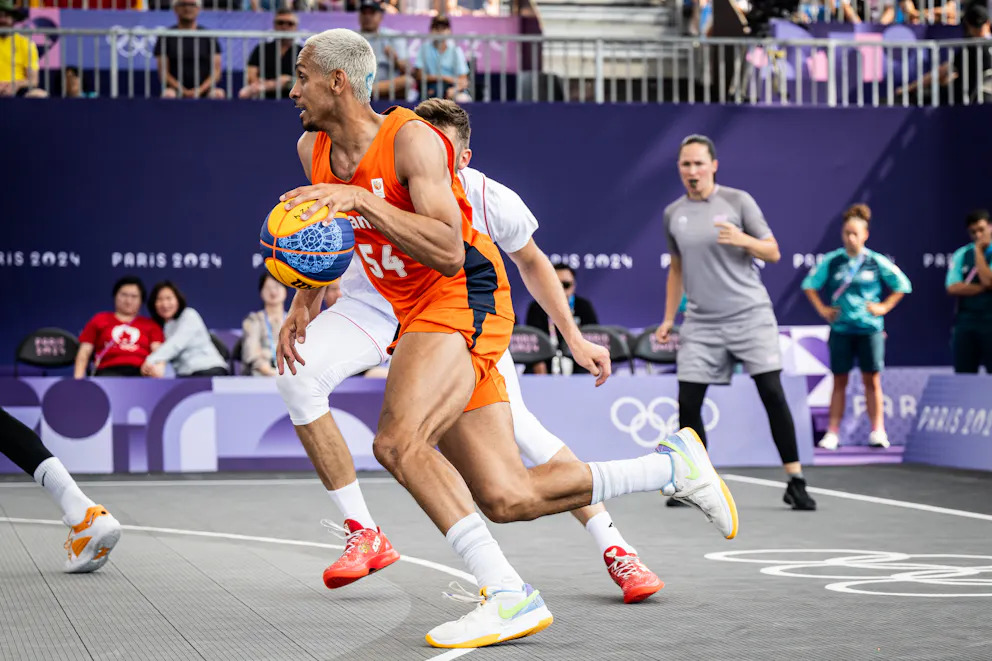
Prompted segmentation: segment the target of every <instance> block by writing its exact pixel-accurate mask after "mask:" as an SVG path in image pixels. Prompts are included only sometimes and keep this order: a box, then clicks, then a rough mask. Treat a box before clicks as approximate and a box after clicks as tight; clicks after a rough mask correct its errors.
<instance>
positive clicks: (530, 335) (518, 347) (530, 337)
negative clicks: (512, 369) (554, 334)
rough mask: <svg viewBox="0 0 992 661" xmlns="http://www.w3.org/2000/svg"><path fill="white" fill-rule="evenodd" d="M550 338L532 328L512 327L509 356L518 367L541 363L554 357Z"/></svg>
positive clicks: (541, 331) (539, 330)
mask: <svg viewBox="0 0 992 661" xmlns="http://www.w3.org/2000/svg"><path fill="white" fill-rule="evenodd" d="M555 354H556V352H555V348H554V345H552V344H551V336H550V335H548V334H547V333H546V332H544V331H543V330H541V329H540V328H534V327H533V326H514V327H513V335H512V336H511V337H510V356H512V357H513V362H514V363H517V364H519V365H534V364H536V363H543V362H544V361H547V360H551V359H552V358H554V357H555Z"/></svg>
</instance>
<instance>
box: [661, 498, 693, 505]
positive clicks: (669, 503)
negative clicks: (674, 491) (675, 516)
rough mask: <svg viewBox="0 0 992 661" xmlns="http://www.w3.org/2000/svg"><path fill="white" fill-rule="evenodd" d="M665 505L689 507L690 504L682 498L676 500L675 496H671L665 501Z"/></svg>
mask: <svg viewBox="0 0 992 661" xmlns="http://www.w3.org/2000/svg"><path fill="white" fill-rule="evenodd" d="M665 507H689V506H688V505H686V504H685V503H683V502H682V501H681V500H675V499H674V498H669V499H668V500H667V501H666V502H665Z"/></svg>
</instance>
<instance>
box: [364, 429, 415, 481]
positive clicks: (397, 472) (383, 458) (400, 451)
mask: <svg viewBox="0 0 992 661" xmlns="http://www.w3.org/2000/svg"><path fill="white" fill-rule="evenodd" d="M410 449H411V444H410V443H409V441H408V439H405V438H404V437H403V435H402V434H394V433H390V432H389V431H383V430H382V429H380V430H379V433H377V434H376V435H375V440H373V441H372V454H373V456H375V459H376V461H378V462H379V463H380V464H382V467H383V468H385V469H386V470H388V471H389V472H390V473H392V474H393V476H395V477H396V479H398V480H400V482H402V481H403V477H402V474H403V466H404V465H405V463H406V461H405V460H406V459H407V458H408V457H409V453H410Z"/></svg>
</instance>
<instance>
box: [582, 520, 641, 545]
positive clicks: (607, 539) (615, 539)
mask: <svg viewBox="0 0 992 661" xmlns="http://www.w3.org/2000/svg"><path fill="white" fill-rule="evenodd" d="M586 530H588V531H589V534H590V535H592V538H593V539H594V540H596V544H597V545H598V546H599V552H600V553H606V549H608V548H610V547H611V546H619V547H620V548H622V549H623V550H624V551H626V552H627V553H637V551H635V550H634V547H633V546H631V545H630V544H628V543H627V540H625V539H624V538H623V535H621V534H620V531H619V530H617V527H616V526H615V525H613V518H612V517H611V516H610V513H609V512H600V513H599V514H597V515H596V516H594V517H592V518H591V519H589V520H588V521H587V522H586Z"/></svg>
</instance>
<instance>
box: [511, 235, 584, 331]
mask: <svg viewBox="0 0 992 661" xmlns="http://www.w3.org/2000/svg"><path fill="white" fill-rule="evenodd" d="M538 253H539V254H540V258H532V259H529V260H526V261H523V260H521V261H519V262H516V260H514V261H515V262H516V264H517V267H518V268H519V269H520V278H521V279H522V280H523V281H524V286H525V287H527V291H528V292H530V295H531V296H533V297H534V300H535V301H537V304H538V305H540V306H541V308H542V309H543V310H544V311H545V312H547V313H548V317H549V318H550V319H551V321H553V322H554V324H555V326H556V327H557V328H558V330H560V331H561V334H562V337H563V338H565V342H567V343H568V344H571V343H572V341H573V340H575V339H577V338H579V337H582V335H581V333H579V327H578V326H576V325H575V318H574V317H573V316H572V310H571V308H569V306H568V299H567V298H566V297H565V290H564V289H562V287H561V281H559V280H558V276H557V275H556V274H555V269H554V267H553V266H552V265H551V261H550V260H549V259H548V258H547V256H546V255H545V254H544V253H543V252H540V249H538ZM510 257H511V258H512V257H513V255H511V256H510Z"/></svg>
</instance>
